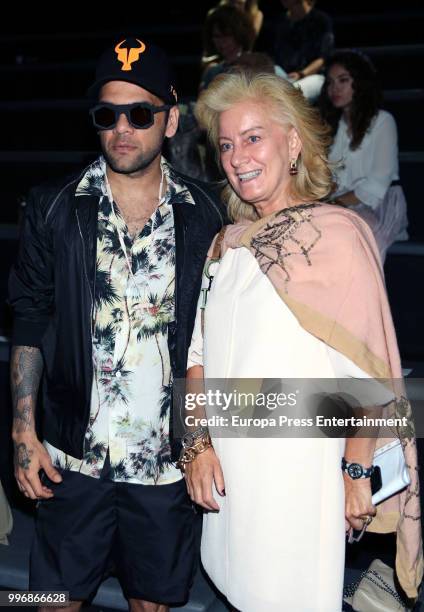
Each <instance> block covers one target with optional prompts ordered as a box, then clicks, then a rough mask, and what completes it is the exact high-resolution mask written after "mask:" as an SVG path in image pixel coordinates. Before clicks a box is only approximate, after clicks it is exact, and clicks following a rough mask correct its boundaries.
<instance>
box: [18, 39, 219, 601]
mask: <svg viewBox="0 0 424 612" xmlns="http://www.w3.org/2000/svg"><path fill="white" fill-rule="evenodd" d="M90 94H91V95H92V96H93V97H94V96H95V97H96V104H95V105H94V106H93V108H92V109H91V111H90V114H91V117H92V120H93V123H94V126H95V127H96V129H97V130H98V132H99V135H100V142H101V147H102V151H103V155H102V156H101V157H100V158H99V159H97V160H96V161H95V162H94V163H92V164H91V165H90V166H89V167H88V168H85V169H84V170H83V171H82V172H81V173H80V174H79V175H78V176H76V177H70V178H69V179H67V180H66V181H62V182H59V183H55V184H47V185H44V186H42V187H38V188H36V189H34V190H33V191H32V193H31V197H30V198H29V203H28V206H27V214H26V217H25V221H24V224H23V230H22V239H21V245H20V251H19V256H18V260H17V262H16V265H15V266H14V268H13V270H12V272H11V276H10V303H11V305H12V307H13V309H14V315H15V324H14V335H13V349H12V365H11V380H12V394H13V403H14V427H13V438H14V443H15V450H16V452H15V473H16V477H17V482H18V486H19V488H20V490H21V491H22V492H23V493H24V495H26V496H27V497H30V498H32V499H38V500H39V503H38V516H37V524H36V537H35V540H34V544H33V548H32V552H31V570H30V589H31V590H47V591H51V590H55V591H69V595H70V600H71V601H73V602H74V603H73V604H72V608H73V609H78V608H79V607H80V605H81V602H82V601H84V600H90V599H91V598H92V597H93V596H94V594H95V592H96V590H97V588H98V586H99V584H100V582H101V581H102V579H103V577H104V575H105V573H106V571H107V569H108V567H109V565H110V563H111V562H113V563H114V566H115V568H116V571H117V574H118V578H119V579H120V582H121V585H122V588H123V591H124V594H125V596H126V597H127V599H128V600H129V602H130V607H131V609H134V610H145V611H149V612H154V611H156V612H159V611H160V612H163V611H165V610H167V609H168V605H169V604H171V603H180V602H183V601H184V600H186V599H187V596H188V589H189V587H190V584H191V582H192V578H193V572H194V567H195V557H196V551H195V546H194V532H193V529H194V513H193V509H192V506H191V503H190V501H189V498H188V496H187V491H186V487H185V483H184V480H183V479H182V476H181V472H180V471H179V470H178V469H177V467H176V466H175V463H174V461H175V460H176V459H177V457H178V454H179V441H178V440H176V439H175V438H174V437H173V435H172V424H173V417H172V405H171V404H172V402H171V392H172V382H173V380H175V379H176V378H177V377H178V378H182V377H183V376H184V375H185V369H186V361H187V349H188V346H189V343H190V339H191V333H192V329H193V323H194V317H195V309H196V302H197V296H198V294H199V290H200V282H201V272H202V266H203V261H204V258H205V256H206V252H207V249H208V246H209V244H210V242H211V240H212V238H213V236H214V235H215V234H216V233H217V232H218V231H219V229H220V228H221V227H222V225H223V223H224V221H225V212H224V211H223V209H222V206H221V204H220V203H219V200H218V198H217V197H216V195H215V194H214V193H212V192H211V191H210V190H208V189H207V188H206V187H205V185H203V184H201V183H199V182H197V181H195V180H192V179H188V178H187V177H182V176H181V175H179V174H178V173H177V172H175V171H174V170H173V169H172V168H171V167H170V166H169V165H168V164H167V162H166V161H165V160H164V159H163V158H162V157H161V149H162V145H163V142H164V139H165V138H166V137H168V138H170V137H172V136H173V135H174V134H175V131H176V129H177V125H178V109H177V106H176V92H175V88H174V81H173V78H172V74H171V70H170V67H169V64H168V61H167V59H166V56H165V54H164V53H163V51H161V50H160V49H159V48H157V47H154V46H153V45H150V44H149V43H147V42H146V41H144V40H142V39H139V38H136V39H129V38H127V39H121V40H117V41H115V43H114V44H113V46H112V47H111V48H110V49H108V50H107V51H106V52H105V54H104V55H103V56H102V58H101V59H100V62H99V64H98V68H97V72H96V80H95V83H94V84H93V86H92V87H91V88H90ZM43 371H44V380H43V383H44V384H43V393H42V399H43V402H42V405H43V410H42V414H41V416H42V431H43V438H44V443H43V444H42V443H41V442H39V441H38V439H37V435H36V431H35V418H34V415H35V403H36V398H37V392H38V386H39V382H40V379H41V375H42V372H43ZM40 470H41V477H40Z"/></svg>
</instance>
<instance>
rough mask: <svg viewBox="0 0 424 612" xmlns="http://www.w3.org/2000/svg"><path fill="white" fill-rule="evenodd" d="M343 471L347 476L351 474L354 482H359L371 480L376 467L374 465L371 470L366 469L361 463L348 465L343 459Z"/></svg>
mask: <svg viewBox="0 0 424 612" xmlns="http://www.w3.org/2000/svg"><path fill="white" fill-rule="evenodd" d="M342 470H343V472H346V474H349V476H350V477H351V478H352V480H358V478H371V475H372V473H373V472H374V466H373V465H372V466H371V467H369V468H365V467H364V466H363V465H361V464H360V463H348V462H347V461H346V459H345V458H344V457H343V459H342Z"/></svg>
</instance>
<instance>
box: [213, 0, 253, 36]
mask: <svg viewBox="0 0 424 612" xmlns="http://www.w3.org/2000/svg"><path fill="white" fill-rule="evenodd" d="M223 4H229V5H230V6H235V7H236V8H238V9H240V10H241V11H244V12H245V13H246V15H247V16H248V17H249V19H250V21H251V22H252V25H253V29H254V30H255V37H256V36H258V35H259V32H260V31H261V28H262V24H263V21H264V14H263V12H262V11H261V10H260V8H259V6H258V0H221V2H220V5H223Z"/></svg>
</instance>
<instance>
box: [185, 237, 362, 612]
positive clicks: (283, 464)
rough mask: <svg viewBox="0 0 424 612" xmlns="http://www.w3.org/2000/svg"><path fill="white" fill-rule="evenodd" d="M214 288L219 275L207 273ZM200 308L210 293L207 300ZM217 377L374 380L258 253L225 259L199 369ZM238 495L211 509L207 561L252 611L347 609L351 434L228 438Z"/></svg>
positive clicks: (230, 486) (224, 458) (230, 594)
mask: <svg viewBox="0 0 424 612" xmlns="http://www.w3.org/2000/svg"><path fill="white" fill-rule="evenodd" d="M204 286H208V282H205V280H204ZM199 303H200V300H199ZM196 364H198V365H203V366H204V372H205V378H231V377H234V378H258V377H264V378H308V377H310V378H321V377H323V378H335V377H339V378H340V377H345V376H366V374H364V373H363V372H362V371H361V370H359V368H357V366H355V365H354V364H353V363H352V362H351V361H349V360H348V359H347V358H346V357H344V356H343V355H341V354H340V353H338V352H336V351H335V350H333V349H332V348H330V347H328V346H327V345H326V344H325V343H323V342H322V341H320V340H318V339H317V338H316V337H314V336H312V335H311V334H310V333H308V332H307V331H305V330H304V329H303V328H302V327H301V326H300V325H299V323H298V322H297V319H296V318H295V316H294V315H293V314H292V312H291V311H290V310H289V308H288V307H287V306H286V305H285V304H284V302H283V301H282V300H281V298H280V297H279V296H278V294H277V293H276V291H275V289H274V288H273V286H272V284H271V282H270V281H269V279H268V277H266V276H265V275H264V274H263V273H262V272H261V271H260V269H259V266H258V264H257V262H256V259H255V258H254V256H253V255H252V254H251V253H250V252H249V251H248V250H247V249H246V248H238V249H229V250H227V252H226V253H225V255H224V257H223V258H222V260H221V262H220V264H219V266H218V269H217V272H216V275H215V277H214V279H213V283H212V288H211V290H210V292H209V295H208V301H207V307H206V311H205V328H204V338H203V337H202V332H201V324H200V311H199V310H198V313H197V318H196V324H195V329H194V333H193V339H192V344H191V347H190V350H189V359H188V367H191V366H193V365H196ZM213 445H214V448H215V451H216V453H217V455H218V457H219V460H220V462H221V465H222V469H223V473H224V479H225V490H226V496H225V497H220V496H219V495H218V494H216V491H215V490H214V496H215V499H216V501H217V503H218V504H219V506H220V512H219V513H205V515H204V522H203V535H202V545H201V555H202V562H203V565H204V567H205V569H206V571H207V573H208V574H209V576H210V577H211V579H212V580H213V582H214V583H215V585H216V586H217V588H218V589H219V590H220V591H221V592H222V593H224V594H225V595H226V597H227V598H228V600H229V601H230V602H231V603H232V604H233V605H234V606H235V607H236V608H238V609H239V610H242V611H243V612H277V611H278V612H279V611H283V610H284V611H288V612H306V611H311V612H312V611H314V612H318V611H320V612H339V611H340V610H341V607H342V589H343V572H344V553H345V528H344V486H343V478H342V472H341V468H340V463H341V458H342V456H343V452H344V439H334V438H332V439H313V438H310V439H308V438H304V439H299V438H296V439H294V438H290V439H288V438H283V439H282V438H268V439H264V438H262V439H253V438H244V439H240V438H238V439H234V438H216V439H214V440H213Z"/></svg>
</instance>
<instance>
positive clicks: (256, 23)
mask: <svg viewBox="0 0 424 612" xmlns="http://www.w3.org/2000/svg"><path fill="white" fill-rule="evenodd" d="M221 6H233V7H235V8H237V9H238V10H239V11H242V12H244V13H245V14H246V15H247V17H248V18H249V20H250V22H251V25H252V26H253V30H254V39H256V37H257V36H258V35H259V32H260V31H261V28H262V23H263V19H264V15H263V13H262V11H261V10H260V9H259V6H258V0H221V2H219V4H218V5H217V6H216V7H213V8H211V9H210V10H209V11H208V15H207V18H206V21H208V19H209V17H210V16H211V15H213V13H214V12H215V10H216V9H217V8H219V7H221ZM206 26H207V23H206V25H205V37H204V49H203V55H202V68H203V70H205V69H207V68H211V67H212V66H215V65H216V64H217V63H219V62H220V61H221V60H222V59H223V58H222V57H220V55H219V52H218V50H217V49H216V48H215V46H214V44H213V41H212V40H211V34H210V31H208V29H207V27H206Z"/></svg>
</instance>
